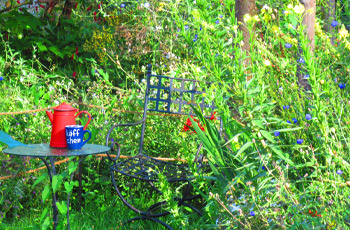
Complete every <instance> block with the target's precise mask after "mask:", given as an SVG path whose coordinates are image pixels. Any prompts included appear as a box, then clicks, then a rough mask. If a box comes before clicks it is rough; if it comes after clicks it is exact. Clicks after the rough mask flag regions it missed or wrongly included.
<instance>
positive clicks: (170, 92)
mask: <svg viewBox="0 0 350 230" xmlns="http://www.w3.org/2000/svg"><path fill="white" fill-rule="evenodd" d="M200 83H202V84H201V85H202V87H201V86H200ZM212 84H213V83H212V82H200V81H198V80H190V79H183V78H175V77H168V76H161V75H153V74H152V65H151V64H149V65H148V67H147V88H146V94H145V101H144V103H145V104H144V114H143V118H144V120H146V116H147V111H154V112H160V113H170V114H180V115H194V116H195V114H194V112H193V109H192V107H191V106H190V105H193V106H194V107H197V106H198V105H199V106H200V108H201V112H202V113H203V114H204V113H205V112H207V113H208V112H209V113H213V111H214V109H216V107H215V104H214V101H209V102H208V101H206V98H205V88H206V87H210V86H211V85H212ZM204 115H205V117H208V116H210V114H204ZM219 119H220V118H219ZM221 129H222V122H221V120H220V131H221ZM144 134H145V121H144V122H143V124H142V131H141V139H140V148H139V154H141V153H142V148H143V140H144Z"/></svg>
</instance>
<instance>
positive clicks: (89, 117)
mask: <svg viewBox="0 0 350 230" xmlns="http://www.w3.org/2000/svg"><path fill="white" fill-rule="evenodd" d="M82 113H86V114H87V115H88V116H89V120H88V122H87V123H86V125H85V126H84V130H85V129H86V128H87V126H88V125H89V123H90V121H91V115H90V113H88V112H87V111H80V112H79V113H78V114H77V115H75V117H77V116H79V114H82Z"/></svg>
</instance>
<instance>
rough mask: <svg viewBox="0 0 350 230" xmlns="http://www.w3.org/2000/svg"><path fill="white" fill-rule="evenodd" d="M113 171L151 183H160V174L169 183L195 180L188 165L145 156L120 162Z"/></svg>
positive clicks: (113, 167) (114, 166)
mask: <svg viewBox="0 0 350 230" xmlns="http://www.w3.org/2000/svg"><path fill="white" fill-rule="evenodd" d="M111 169H112V170H113V171H116V172H119V173H121V174H123V175H125V176H129V177H133V178H136V179H140V180H144V181H151V182H156V181H158V174H159V173H163V175H164V176H165V178H167V180H168V182H175V181H188V180H191V179H192V178H193V174H192V173H191V172H190V170H189V167H188V164H186V163H184V164H176V163H172V162H166V161H161V160H157V159H154V158H152V157H149V156H147V155H143V154H141V155H137V156H134V157H132V158H129V159H127V160H124V161H122V162H119V163H117V164H115V165H113V166H112V167H111ZM203 171H206V170H203ZM203 171H202V172H203Z"/></svg>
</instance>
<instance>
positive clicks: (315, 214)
mask: <svg viewBox="0 0 350 230" xmlns="http://www.w3.org/2000/svg"><path fill="white" fill-rule="evenodd" d="M309 213H310V216H312V217H316V216H318V217H322V215H321V214H317V211H315V213H314V212H312V211H311V210H310V209H309Z"/></svg>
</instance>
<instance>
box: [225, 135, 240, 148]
mask: <svg viewBox="0 0 350 230" xmlns="http://www.w3.org/2000/svg"><path fill="white" fill-rule="evenodd" d="M241 134H242V133H238V134H236V135H235V136H234V137H232V138H231V139H230V140H228V141H227V142H226V143H225V144H224V145H223V146H225V145H227V144H229V143H231V142H232V141H233V140H234V139H235V138H238V137H239V136H240V135H241Z"/></svg>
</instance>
